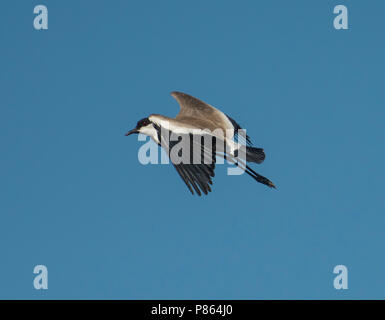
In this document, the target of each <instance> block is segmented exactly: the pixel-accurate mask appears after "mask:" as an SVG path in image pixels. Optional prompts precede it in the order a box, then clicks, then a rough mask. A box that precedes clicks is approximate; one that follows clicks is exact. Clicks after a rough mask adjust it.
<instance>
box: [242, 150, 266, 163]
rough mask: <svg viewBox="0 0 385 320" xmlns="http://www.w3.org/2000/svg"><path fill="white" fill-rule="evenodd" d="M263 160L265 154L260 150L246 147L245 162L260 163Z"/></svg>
mask: <svg viewBox="0 0 385 320" xmlns="http://www.w3.org/2000/svg"><path fill="white" fill-rule="evenodd" d="M263 160H265V152H263V149H261V148H254V147H246V161H247V162H255V163H262V162H263Z"/></svg>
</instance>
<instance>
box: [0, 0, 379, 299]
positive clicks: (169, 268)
mask: <svg viewBox="0 0 385 320" xmlns="http://www.w3.org/2000/svg"><path fill="white" fill-rule="evenodd" d="M37 4H45V5H47V7H48V15H49V22H48V30H46V31H36V30H35V29H34V28H33V19H34V16H35V15H34V14H33V8H34V6H35V5H37ZM338 4H344V5H346V6H347V8H348V10H349V29H348V30H338V31H337V30H335V29H334V27H333V19H334V17H335V15H334V14H333V8H334V6H335V5H338ZM384 16H385V2H384V1H380V0H378V1H353V0H341V1H325V0H322V1H308V0H303V1H299V0H293V1H286V0H282V1H251V0H250V1H237V2H234V1H170V0H167V1H107V0H104V1H73V0H71V1H58V0H56V1H54V0H50V1H43V0H42V1H27V0H23V1H11V0H6V1H3V2H2V4H1V7H0V17H1V18H0V32H1V33H0V40H1V44H0V48H1V50H0V150H1V157H0V199H1V201H0V250H1V251H0V253H1V260H0V261H1V262H0V274H1V278H2V280H1V283H0V298H28V299H61V298H70V299H80V298H87V299H94V298H96V299H195V298H201V299H261V298H264V299H298V298H299V299H349V298H350V299H356V298H365V299H368V298H385V290H384V289H385V230H384V227H385V200H384V199H385V198H384V179H385V170H384V165H385V151H384V133H385V132H384V131H385V129H384V121H385V90H384V88H385V86H384V74H385V42H384V30H385V19H384ZM173 90H178V91H183V92H186V93H190V94H192V95H194V96H196V97H198V98H201V99H202V100H204V101H206V102H208V103H210V104H212V105H214V106H216V107H218V108H220V109H221V110H222V111H224V112H225V113H228V114H230V115H231V116H232V117H233V118H234V119H236V120H237V121H238V122H239V123H240V124H241V125H242V126H244V127H245V128H246V129H247V132H248V134H249V135H250V136H251V138H252V140H253V142H254V144H255V145H256V146H259V147H263V148H264V149H265V151H266V154H267V157H266V160H265V162H264V163H263V164H262V165H254V168H255V169H256V170H257V172H259V173H261V174H263V175H265V176H267V177H269V178H270V179H271V180H272V181H274V183H275V184H276V185H277V187H278V189H277V190H271V189H269V188H266V187H265V186H263V185H261V184H258V183H256V182H255V181H254V180H253V179H251V178H250V177H248V176H246V175H243V176H228V175H226V167H225V166H223V165H222V166H218V168H217V170H216V177H215V180H214V186H213V192H212V193H211V194H209V196H206V197H201V198H200V197H197V196H192V195H191V194H190V193H189V191H188V189H187V188H186V186H185V185H184V183H183V181H182V180H181V179H180V177H179V176H178V175H177V173H176V171H175V169H174V168H173V167H172V166H171V165H149V166H143V165H141V164H140V163H139V162H138V158H137V151H138V149H139V147H140V146H141V145H142V143H143V142H138V141H137V139H136V138H137V137H135V136H131V137H128V138H127V137H125V136H124V133H125V132H126V131H127V130H128V129H131V128H132V127H133V126H134V125H135V124H136V122H137V121H138V120H139V119H141V118H143V117H145V116H148V115H149V114H151V113H161V114H164V115H169V116H174V115H176V113H177V112H178V110H179V107H178V104H177V102H176V101H175V100H174V99H173V98H172V97H171V96H170V95H169V93H170V92H171V91H173ZM38 264H43V265H46V266H47V267H48V273H49V275H48V286H49V289H48V290H39V291H38V290H35V289H34V287H33V278H34V274H33V268H34V266H35V265H38ZM338 264H343V265H346V266H347V268H348V270H349V278H348V281H349V282H348V285H349V289H348V290H338V291H337V290H335V289H334V287H333V279H334V277H335V275H334V274H333V268H334V266H336V265H338Z"/></svg>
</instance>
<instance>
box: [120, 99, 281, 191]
mask: <svg viewBox="0 0 385 320" xmlns="http://www.w3.org/2000/svg"><path fill="white" fill-rule="evenodd" d="M171 95H172V96H173V97H174V98H175V99H176V100H177V101H178V103H179V105H180V112H179V113H178V115H177V116H176V117H175V118H169V117H166V116H162V115H160V114H152V115H150V116H148V117H147V118H143V119H141V120H140V121H138V123H137V125H136V127H135V128H134V129H132V130H130V131H128V132H127V133H126V136H129V135H131V134H137V133H142V134H145V135H147V136H150V137H151V138H152V140H154V141H155V142H156V143H157V144H158V145H160V146H161V147H163V148H164V149H165V151H166V153H167V155H168V156H169V158H170V160H171V163H172V164H173V165H174V167H175V169H176V171H177V172H178V174H179V175H180V177H181V178H182V180H183V181H184V183H185V184H186V186H187V187H188V189H189V190H190V192H191V193H192V194H194V190H195V192H196V193H197V194H198V195H199V196H200V195H202V192H203V193H204V194H208V192H211V187H210V185H212V178H213V177H214V175H215V174H214V169H215V164H216V162H217V160H216V158H217V157H220V158H223V159H226V160H227V161H228V162H230V163H232V164H235V165H236V166H237V167H239V168H241V169H242V170H244V171H245V172H246V173H247V174H248V175H249V176H251V177H252V178H254V179H255V180H256V181H258V182H259V183H262V184H264V185H266V186H268V187H270V188H275V185H274V184H273V183H272V182H271V181H270V180H269V179H267V178H265V177H264V176H261V175H260V174H258V173H256V172H255V171H254V170H253V169H252V168H250V167H249V166H248V164H247V163H248V162H254V163H258V164H260V163H262V162H263V161H264V159H265V153H264V150H263V149H261V148H255V147H253V146H252V143H251V140H250V138H249V136H247V135H245V134H244V131H243V129H242V128H241V127H240V126H239V124H238V123H237V122H235V120H233V119H232V118H230V117H229V116H227V115H225V114H224V113H223V112H222V111H220V110H218V109H217V108H214V107H213V106H211V105H209V104H207V103H205V102H203V101H201V100H199V99H197V98H195V97H193V96H190V95H188V94H186V93H182V92H176V91H174V92H171ZM173 135H174V136H177V137H178V139H175V138H174V139H172V138H171V137H172V136H173ZM207 138H209V139H207ZM242 138H243V139H242ZM240 140H242V141H243V142H244V143H243V144H240V142H239V141H240ZM207 141H208V142H207ZM202 142H203V143H202ZM241 154H243V158H242V157H240V155H241Z"/></svg>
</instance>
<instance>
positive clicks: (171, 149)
mask: <svg viewBox="0 0 385 320" xmlns="http://www.w3.org/2000/svg"><path fill="white" fill-rule="evenodd" d="M154 128H155V129H156V130H157V133H158V140H159V142H160V143H159V144H160V145H161V146H162V147H163V148H164V149H165V151H166V153H167V155H168V156H169V157H170V160H171V163H172V164H173V165H174V167H175V169H176V171H177V172H178V174H179V175H180V177H181V178H182V180H183V181H184V182H185V184H186V186H187V187H188V188H189V190H190V191H191V193H192V194H194V190H195V192H196V193H197V194H198V195H199V196H200V195H202V192H203V193H204V194H207V193H208V192H211V187H210V185H212V183H213V182H212V178H213V177H214V176H215V173H214V170H215V163H216V156H218V157H222V158H224V159H227V160H228V162H229V163H232V164H234V165H236V166H238V167H240V168H241V169H242V170H244V172H246V173H247V174H248V175H249V176H251V177H252V178H254V179H255V180H256V181H258V182H260V183H263V184H265V185H267V186H269V187H274V184H273V183H272V182H271V181H270V180H268V179H267V178H265V177H263V176H261V175H259V174H258V173H256V172H255V171H254V170H253V169H251V168H250V167H249V166H248V165H247V163H246V161H244V159H243V160H242V158H239V157H235V156H233V155H231V153H229V152H227V151H228V147H227V144H226V143H225V141H223V140H221V139H220V138H219V137H216V136H213V135H206V134H204V133H199V134H196V133H194V134H193V133H183V134H180V133H178V134H175V133H173V132H172V131H170V130H167V129H165V128H161V127H160V126H158V125H156V124H154ZM208 136H209V137H208ZM176 138H177V139H176ZM208 138H209V139H208ZM246 157H247V153H246Z"/></svg>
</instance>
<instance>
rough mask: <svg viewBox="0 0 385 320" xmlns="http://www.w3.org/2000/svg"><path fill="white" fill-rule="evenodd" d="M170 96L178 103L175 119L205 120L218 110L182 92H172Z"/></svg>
mask: <svg viewBox="0 0 385 320" xmlns="http://www.w3.org/2000/svg"><path fill="white" fill-rule="evenodd" d="M171 95H172V96H173V97H174V98H175V99H176V100H177V101H178V103H179V106H180V112H179V113H178V115H177V116H176V118H175V119H180V118H203V119H207V118H209V117H210V116H212V115H214V114H215V113H216V112H217V111H218V110H217V109H215V108H214V107H212V106H210V105H209V104H207V103H205V102H203V101H201V100H199V99H197V98H194V97H193V96H190V95H188V94H186V93H183V92H177V91H173V92H171Z"/></svg>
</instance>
